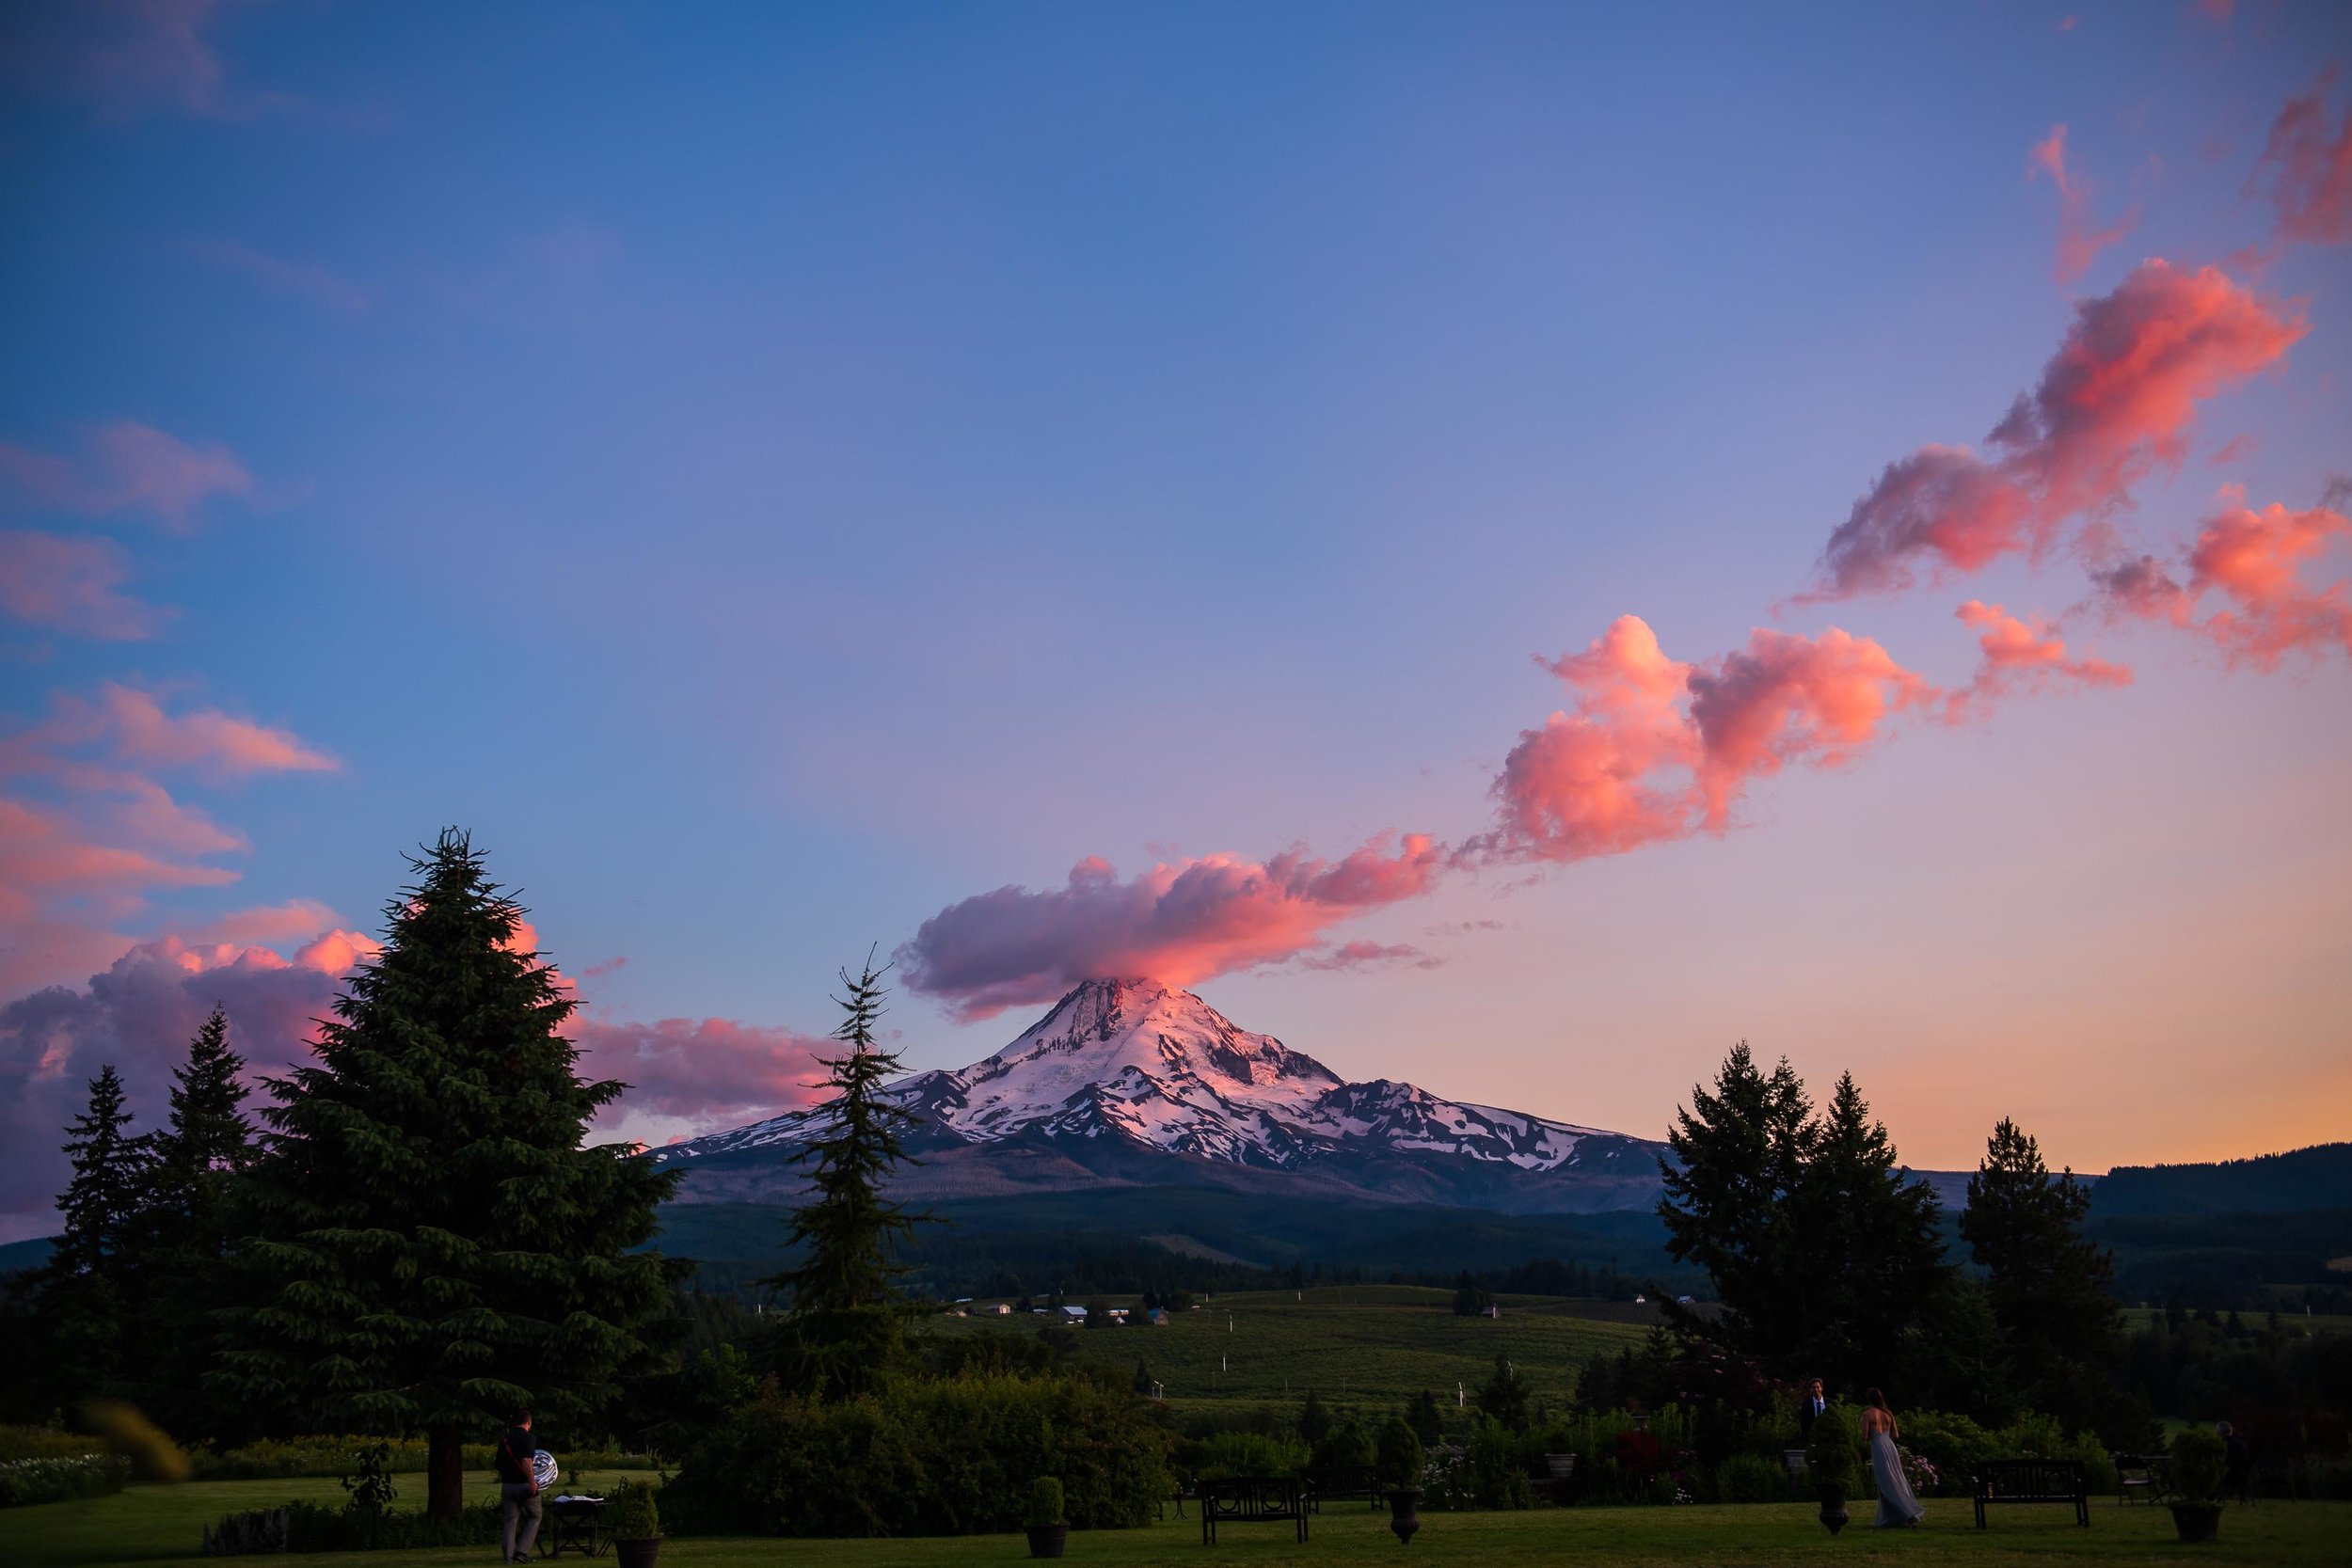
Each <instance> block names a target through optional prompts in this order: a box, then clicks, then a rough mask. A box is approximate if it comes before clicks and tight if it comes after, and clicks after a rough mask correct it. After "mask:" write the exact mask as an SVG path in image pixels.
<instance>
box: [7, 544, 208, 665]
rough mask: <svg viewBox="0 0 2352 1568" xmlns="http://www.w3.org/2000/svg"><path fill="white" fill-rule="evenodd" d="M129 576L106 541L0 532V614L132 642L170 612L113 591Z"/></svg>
mask: <svg viewBox="0 0 2352 1568" xmlns="http://www.w3.org/2000/svg"><path fill="white" fill-rule="evenodd" d="M129 576H130V570H129V568H128V567H127V566H125V565H124V563H123V555H122V550H121V548H120V546H117V545H116V544H115V543H114V542H113V541H112V540H109V539H68V538H64V537H61V536H60V535H57V534H55V533H40V532H36V531H32V530H30V529H8V530H0V613H6V614H8V615H10V616H13V617H14V618H15V619H17V620H19V621H23V622H24V623H25V624H26V625H28V626H46V627H49V628H51V629H53V630H56V631H62V632H69V633H72V635H74V636H77V637H93V638H100V639H103V640H107V641H137V640H138V639H140V638H145V637H151V636H153V635H154V633H155V629H156V628H157V627H158V626H161V625H162V624H163V623H164V621H165V620H166V619H167V617H168V615H169V613H170V612H169V611H167V610H162V609H160V608H158V607H156V606H154V605H151V604H143V603H141V602H140V601H139V600H137V599H135V598H132V597H130V596H129V595H127V594H120V593H118V592H116V590H117V588H118V587H119V585H120V584H121V583H122V582H123V581H124V580H125V579H126V578H128V577H129Z"/></svg>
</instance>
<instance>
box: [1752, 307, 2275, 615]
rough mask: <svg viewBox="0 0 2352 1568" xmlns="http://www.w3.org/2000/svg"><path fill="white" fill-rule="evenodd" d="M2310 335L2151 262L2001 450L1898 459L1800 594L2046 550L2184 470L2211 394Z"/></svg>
mask: <svg viewBox="0 0 2352 1568" xmlns="http://www.w3.org/2000/svg"><path fill="white" fill-rule="evenodd" d="M2307 330H2308V328H2307V326H2306V324H2305V323H2304V321H2303V318H2302V315H2301V313H2300V312H2299V310H2297V309H2296V308H2295V307H2294V306H2292V305H2290V304H2287V303H2284V302H2281V301H2279V300H2276V299H2272V298H2268V297H2266V296H2265V295H2262V294H2260V293H2256V292H2254V291H2253V290H2251V289H2249V288H2246V287H2244V286H2242V285H2240V284H2238V283H2237V282H2235V281H2234V280H2233V279H2232V278H2231V277H2229V276H2228V275H2226V274H2225V273H2223V272H2221V271H2220V270H2219V269H2218V268H2216V267H2201V268H2199V269H2197V270H2196V271H2194V272H2189V271H2184V270H2182V269H2180V268H2177V267H2174V266H2172V265H2171V264H2169V262H2166V261H2143V262H2141V263H2140V264H2139V265H2138V266H2137V267H2136V268H2134V269H2133V271H2132V273H2131V275H2130V276H2129V277H2126V278H2124V280H2123V281H2122V283H2120V284H2118V285H2117V286H2116V288H2115V289H2114V291H2113V292H2111V293H2106V294H2103V295H2100V296H2099V297H2098V298H2095V299H2090V300H2086V301H2084V302H2083V303H2082V305H2081V306H2079V307H2078V308H2077V309H2076V311H2075V316H2074V324H2073V325H2072V326H2071V327H2070V328H2069V329H2068V331H2067V334H2066V341H2065V342H2064V343H2062V344H2061V345H2060V346H2059V348H2058V353H2057V354H2056V355H2054V356H2052V357H2051V359H2050V362H2049V363H2048V365H2046V366H2045V367H2043V370H2042V378H2041V380H2040V382H2039V383H2038V384H2037V385H2036V386H2035V388H2034V389H2033V390H2032V391H2031V392H2030V393H2027V394H2025V395H2022V396H2020V397H2019V398H2018V400H2017V402H2016V404H2014V405H2012V406H2011V408H2010V411H2009V413H2008V414H2007V415H2006V416H2005V417H2004V418H2003V419H2002V420H2001V421H2000V422H1999V423H1998V424H1996V425H1995V426H1994V428H1993V432H1992V434H1991V436H1988V437H1987V438H1986V446H1987V448H1988V449H1989V453H1990V455H1979V454H1978V453H1977V452H1975V451H1971V450H1969V449H1967V448H1965V447H1948V446H1937V445H1930V446H1925V447H1922V448H1920V449H1919V450H1918V451H1915V452H1913V453H1912V454H1911V455H1910V456H1908V457H1904V458H1899V459H1898V460H1897V461H1895V462H1893V463H1890V464H1888V465H1887V467H1886V469H1885V471H1884V472H1883V473H1882V474H1881V475H1880V476H1879V478H1878V481H1877V483H1874V484H1873V485H1871V487H1870V489H1869V490H1868V492H1867V493H1866V494H1865V495H1864V496H1863V498H1862V499H1860V500H1858V501H1856V502H1855V503H1854V507H1853V511H1852V512H1851V515H1848V517H1847V518H1846V520H1845V521H1844V522H1843V523H1841V524H1839V525H1838V527H1837V529H1836V531H1835V532H1833V533H1832V534H1831V535H1830V539H1829V543H1828V545H1827V546H1826V547H1825V548H1824V549H1823V551H1822V553H1821V562H1820V576H1819V578H1818V579H1817V581H1816V582H1815V584H1814V587H1813V588H1812V589H1811V590H1810V591H1809V592H1808V593H1806V594H1803V595H1801V596H1800V598H1799V600H1798V601H1797V602H1799V603H1818V602H1821V601H1824V600H1833V599H1846V598H1851V597H1854V596H1855V595H1857V594H1871V593H1884V592H1890V591H1893V590H1898V589H1902V588H1907V587H1910V586H1911V585H1912V584H1913V583H1914V582H1915V580H1916V578H1917V575H1918V572H1919V570H1920V569H1921V568H1922V567H1923V566H1924V567H1925V568H1926V570H1927V571H1928V572H1929V573H1930V575H1931V577H1933V578H1938V579H1940V578H1945V577H1947V576H1965V575H1967V574H1969V573H1972V572H1976V571H1979V570H1980V569H1982V568H1983V567H1985V566H1987V565H1989V564H1990V563H1992V562H1994V561H1996V560H1998V559H2000V558H2001V557H2003V556H2008V555H2015V554H2025V555H2026V556H2029V557H2031V558H2033V559H2035V560H2039V559H2041V558H2042V556H2043V555H2045V554H2046V553H2047V552H2048V551H2049V550H2050V549H2051V547H2052V546H2054V545H2055V544H2056V543H2057V542H2058V538H2059V536H2060V533H2061V531H2062V530H2063V529H2064V528H2065V527H2066V525H2067V524H2068V523H2069V522H2070V521H2074V520H2080V519H2096V518H2099V517H2101V516H2103V515H2106V514H2107V513H2109V512H2111V511H2112V510H2113V509H2115V508H2116V507H2119V506H2121V505H2122V504H2123V503H2124V502H2125V501H2126V500H2128V499H2129V498H2130V495H2131V490H2132V487H2133V486H2134V485H2135V484H2137V483H2139V482H2140V481H2141V480H2143V479H2145V478H2147V477H2148V476H2149V475H2151V474H2152V473H2154V472H2155V471H2157V470H2158V469H2164V468H2177V467H2179V466H2180V463H2181V461H2182V459H2183V458H2184V457H2185V455H2186V453H2187V450H2188V438H2189V433H2190V431H2191V429H2192V428H2193V426H2194V424H2195V420H2196V415H2197V407H2198V405H2199V404H2201V403H2203V402H2205V401H2206V400H2208V399H2210V398H2213V397H2214V396H2216V395H2217V394H2218V393H2221V392H2223V391H2226V390H2228V389H2230V388H2233V387H2236V386H2239V385H2241V384H2242V383H2244V382H2245V381H2247V380H2248V379H2249V378H2250V377H2252V376H2255V375H2258V374H2260V373H2262V372H2265V371H2267V370H2270V369H2272V368H2273V367H2275V366H2277V365H2278V364H2279V363H2280V361H2281V360H2282V359H2284V358H2285V356H2286V353H2287V350H2288V349H2290V348H2291V347H2293V346H2294V345H2295V343H2296V341H2298V340H2300V339H2301V338H2302V337H2303V335H2304V333H2305V332H2306V331H2307Z"/></svg>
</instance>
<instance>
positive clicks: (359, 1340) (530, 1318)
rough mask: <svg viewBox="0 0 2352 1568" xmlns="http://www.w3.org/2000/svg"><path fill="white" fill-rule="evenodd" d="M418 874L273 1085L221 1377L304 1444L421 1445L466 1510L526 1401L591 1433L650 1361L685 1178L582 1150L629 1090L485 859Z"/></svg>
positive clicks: (437, 1494) (441, 847) (418, 868)
mask: <svg viewBox="0 0 2352 1568" xmlns="http://www.w3.org/2000/svg"><path fill="white" fill-rule="evenodd" d="M410 864H411V867H412V869H413V870H414V871H415V873H416V875H417V882H416V885H415V886H413V887H411V888H408V889H406V890H405V891H404V892H403V893H402V894H401V895H399V896H398V897H396V898H394V899H393V900H392V902H391V903H390V905H389V908H388V910H387V911H386V912H387V922H388V927H389V929H388V931H387V934H386V940H385V943H384V947H383V950H382V952H381V953H380V954H379V955H378V956H377V957H376V958H375V959H374V960H373V962H371V963H368V964H366V965H363V966H362V967H361V968H360V969H359V970H358V972H357V973H356V974H354V976H353V977H352V979H351V981H350V983H349V986H348V988H347V991H346V994H344V995H343V996H342V997H341V998H339V999H338V1000H337V1002H336V1004H335V1012H336V1017H335V1019H334V1020H333V1021H331V1022H327V1023H326V1025H325V1026H324V1027H323V1029H322V1032H321V1037H320V1039H319V1043H318V1046H317V1053H316V1064H315V1065H314V1066H308V1067H301V1068H297V1069H294V1070H293V1071H292V1072H291V1073H289V1074H288V1075H287V1076H286V1077H285V1078H284V1079H274V1080H270V1081H269V1090H270V1093H271V1096H272V1097H273V1099H274V1100H275V1101H276V1103H275V1104H273V1105H271V1106H270V1107H268V1108H267V1109H266V1110H265V1111H264V1112H263V1113H262V1116H263V1119H264V1120H265V1121H266V1122H267V1123H268V1124H269V1127H270V1129H271V1135H270V1137H269V1138H268V1139H267V1140H266V1153H265V1154H264V1157H263V1158H262V1160H261V1162H260V1163H259V1164H257V1165H256V1166H255V1167H254V1169H253V1171H252V1172H251V1174H250V1175H249V1176H248V1177H247V1178H246V1180H245V1182H244V1183H243V1184H242V1186H243V1195H244V1202H245V1205H246V1211H245V1212H248V1213H250V1214H251V1216H252V1217H253V1221H254V1225H253V1230H252V1233H251V1234H250V1235H249V1236H247V1237H246V1238H244V1239H241V1240H240V1241H239V1242H238V1243H237V1244H236V1248H235V1255H234V1262H235V1264H236V1265H237V1273H238V1275H239V1277H240V1279H241V1280H242V1281H243V1283H244V1285H245V1286H246V1291H248V1292H249V1294H248V1296H247V1299H246V1302H245V1303H244V1309H243V1310H241V1311H233V1312H229V1313H225V1314H224V1320H225V1322H226V1323H227V1325H228V1336H227V1338H228V1342H227V1345H226V1348H225V1350H224V1352H223V1354H222V1355H221V1356H220V1357H219V1364H218V1366H219V1370H217V1371H216V1372H215V1374H214V1375H213V1377H212V1378H211V1380H210V1386H212V1387H213V1388H214V1389H215V1391H216V1392H218V1393H221V1394H224V1395H227V1396H229V1397H231V1398H233V1399H236V1400H238V1401H240V1402H242V1404H243V1406H244V1408H246V1409H247V1410H249V1411H257V1412H266V1413H270V1414H271V1415H272V1416H275V1417H276V1418H278V1419H279V1420H281V1421H284V1422H289V1423H292V1424H294V1425H298V1426H301V1427H302V1428H303V1429H304V1430H308V1431H313V1432H322V1431H323V1432H357V1433H371V1434H382V1435H408V1434H417V1433H421V1434H422V1435H423V1436H424V1438H425V1440H426V1450H427V1451H426V1467H427V1482H426V1491H427V1500H426V1509H427V1512H428V1513H433V1514H436V1515H440V1516H449V1515H453V1514H454V1513H456V1512H457V1510H458V1507H459V1504H460V1501H461V1494H462V1488H463V1483H464V1470H463V1465H462V1460H461V1456H460V1445H461V1444H462V1443H464V1442H466V1441H469V1440H482V1441H486V1440H487V1439H488V1437H489V1436H490V1435H491V1434H492V1433H494V1432H495V1431H496V1430H497V1429H498V1427H499V1426H500V1425H501V1423H503V1422H504V1421H505V1420H506V1419H508V1418H509V1417H510V1416H511V1415H512V1414H513V1413H514V1412H515V1411H516V1409H518V1408H525V1407H528V1408H530V1409H532V1410H533V1411H534V1412H536V1413H537V1414H538V1416H539V1417H540V1419H541V1428H540V1430H542V1431H548V1430H550V1429H553V1430H558V1431H560V1430H561V1429H562V1428H563V1427H564V1425H565V1424H566V1423H571V1424H573V1426H574V1430H575V1431H580V1430H581V1429H582V1428H583V1427H584V1426H585V1423H587V1422H588V1421H590V1420H592V1419H593V1418H595V1417H596V1415H597V1414H598V1413H599V1412H600V1411H602V1410H603V1409H605V1408H606V1407H608V1406H609V1405H610V1404H611V1403H612V1402H613V1401H614V1399H615V1398H616V1397H617V1395H618V1394H619V1392H620V1386H621V1379H622V1378H623V1377H624V1376H627V1375H630V1374H632V1373H634V1372H636V1371H638V1370H643V1369H644V1368H645V1367H646V1366H647V1365H648V1364H649V1363H650V1361H651V1360H652V1358H653V1356H654V1354H655V1353H656V1341H657V1340H658V1339H659V1338H660V1334H661V1326H660V1325H661V1324H662V1321H663V1320H664V1319H665V1318H666V1317H667V1315H668V1313H669V1310H670V1307H671V1297H672V1290H673V1282H674V1280H675V1274H676V1271H675V1268H674V1267H673V1266H671V1265H669V1264H668V1263H666V1262H665V1260H664V1259H662V1258H660V1256H659V1255H658V1254H653V1253H647V1252H637V1251H634V1250H632V1249H634V1248H637V1247H639V1246H642V1245H643V1244H644V1243H645V1242H647V1241H649V1240H650V1239H651V1237H652V1235H653V1232H654V1227H655V1208H656V1206H657V1205H658V1204H659V1203H660V1200H661V1199H662V1198H663V1197H665V1196H668V1195H669V1193H670V1191H671V1189H672V1187H673V1186H674V1184H675V1180H676V1179H675V1176H672V1175H667V1174H663V1173H660V1172H657V1171H656V1170H655V1169H654V1168H653V1167H652V1166H651V1165H650V1164H648V1163H647V1162H645V1161H644V1160H642V1159H639V1158H635V1157H634V1154H635V1151H634V1150H633V1149H631V1148H627V1147H624V1146H619V1145H611V1144H607V1145H598V1146H595V1147H591V1146H589V1145H588V1144H587V1142H586V1139H587V1134H588V1124H589V1120H590V1118H591V1117H593V1116H594V1115H595V1114H596V1111H597V1109H598V1108H599V1107H601V1106H604V1105H607V1104H610V1103H611V1102H612V1101H613V1100H614V1099H615V1098H617V1097H618V1096H619V1095H620V1093H621V1092H622V1090H623V1088H624V1087H625V1085H621V1084H618V1083H612V1082H586V1081H583V1080H582V1079H581V1078H580V1075H579V1073H578V1071H577V1053H576V1052H575V1051H574V1050H573V1048H572V1046H571V1044H570V1042H569V1041H567V1040H566V1039H565V1038H564V1036H563V1033H562V1031H563V1028H564V1021H565V1020H566V1019H567V1018H568V1017H569V1016H570V1015H571V1012H572V1009H573V1007H574V1006H575V1003H574V1001H573V998H572V996H571V993H570V991H569V990H568V989H567V988H565V987H564V985H563V984H561V982H560V981H559V979H558V976H557V974H556V972H555V970H554V969H553V968H552V967H551V966H550V965H548V964H546V963H544V962H542V961H541V959H540V957H539V955H537V954H535V953H532V952H528V951H524V950H521V948H520V944H519V941H518V939H519V936H520V933H521V931H522V929H523V927H522V915H523V911H522V910H521V909H520V908H519V907H518V906H517V905H516V903H515V902H514V900H513V899H512V898H510V897H508V896H507V895H505V894H504V893H503V892H502V891H501V889H500V888H499V887H498V885H497V884H495V883H493V882H492V881H490V880H489V879H488V877H487V876H486V874H485V869H484V856H483V855H482V854H481V852H479V851H477V850H476V849H475V848H474V847H473V846H472V844H471V843H470V842H469V840H468V838H467V837H466V835H465V834H464V833H462V832H457V831H456V830H454V829H452V830H450V831H448V832H444V833H442V834H441V836H440V839H439V841H438V843H437V844H435V845H434V846H432V847H430V848H429V849H428V850H427V851H426V852H425V854H424V856H423V857H422V858H421V859H418V860H412V861H411V863H410Z"/></svg>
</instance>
